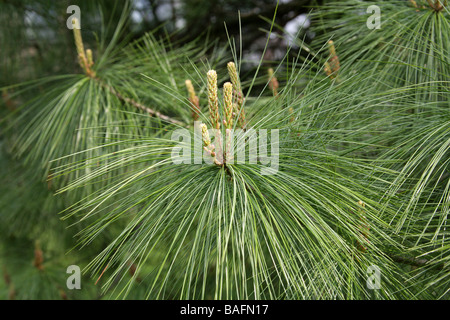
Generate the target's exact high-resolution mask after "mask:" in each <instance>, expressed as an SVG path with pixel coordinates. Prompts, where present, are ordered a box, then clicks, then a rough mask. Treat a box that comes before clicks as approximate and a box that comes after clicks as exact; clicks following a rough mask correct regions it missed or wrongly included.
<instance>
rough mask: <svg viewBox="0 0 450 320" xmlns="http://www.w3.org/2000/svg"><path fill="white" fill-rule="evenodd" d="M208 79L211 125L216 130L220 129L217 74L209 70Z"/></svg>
mask: <svg viewBox="0 0 450 320" xmlns="http://www.w3.org/2000/svg"><path fill="white" fill-rule="evenodd" d="M207 77H208V103H209V114H210V119H211V124H212V125H213V127H215V128H216V129H220V116H219V100H218V99H217V73H216V71H215V70H209V71H208V73H207Z"/></svg>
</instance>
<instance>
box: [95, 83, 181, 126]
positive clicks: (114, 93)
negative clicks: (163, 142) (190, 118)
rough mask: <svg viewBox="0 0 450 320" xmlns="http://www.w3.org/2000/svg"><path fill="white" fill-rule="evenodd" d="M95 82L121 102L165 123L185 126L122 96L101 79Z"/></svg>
mask: <svg viewBox="0 0 450 320" xmlns="http://www.w3.org/2000/svg"><path fill="white" fill-rule="evenodd" d="M95 80H97V81H98V82H99V83H100V84H101V85H102V86H103V87H104V88H106V89H108V90H109V92H111V93H112V94H113V95H115V96H116V97H117V98H119V100H122V101H123V102H125V103H128V104H131V105H132V106H134V107H136V108H138V109H140V110H142V111H144V112H146V113H148V114H149V115H151V116H154V117H157V118H160V119H162V120H164V121H167V122H170V123H173V124H176V125H179V126H184V123H183V122H181V121H178V120H176V119H173V118H171V117H169V116H166V115H165V114H162V113H161V112H158V111H156V110H153V109H151V108H149V107H147V106H145V105H143V104H142V103H139V102H137V101H135V100H133V99H130V98H127V97H124V96H122V95H121V94H120V93H119V92H117V91H116V90H115V89H114V88H113V87H111V86H110V85H108V84H106V83H104V82H103V81H101V79H99V78H95Z"/></svg>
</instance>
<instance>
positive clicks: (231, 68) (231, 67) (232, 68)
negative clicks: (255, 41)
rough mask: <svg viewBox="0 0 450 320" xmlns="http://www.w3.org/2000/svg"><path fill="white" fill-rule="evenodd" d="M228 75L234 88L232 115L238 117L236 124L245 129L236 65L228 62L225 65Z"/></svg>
mask: <svg viewBox="0 0 450 320" xmlns="http://www.w3.org/2000/svg"><path fill="white" fill-rule="evenodd" d="M227 69H228V74H229V76H230V79H231V83H232V84H233V87H234V93H235V101H236V103H235V105H234V108H233V109H234V113H235V114H236V116H237V117H238V122H239V125H240V126H241V128H243V129H245V126H246V123H245V110H244V108H243V107H242V106H243V104H244V96H243V94H242V89H241V82H240V80H239V75H238V73H237V69H236V65H235V64H234V62H228V64H227Z"/></svg>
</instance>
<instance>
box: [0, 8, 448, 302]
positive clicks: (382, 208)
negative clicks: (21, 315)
mask: <svg viewBox="0 0 450 320" xmlns="http://www.w3.org/2000/svg"><path fill="white" fill-rule="evenodd" d="M43 3H45V2H43ZM1 5H2V6H5V8H8V10H11V12H16V13H18V12H19V11H17V10H23V8H22V9H20V8H19V9H18V8H14V7H13V6H12V5H10V4H1ZM377 5H378V6H379V7H380V9H381V26H380V29H370V28H368V27H367V25H366V21H367V18H368V16H369V14H367V11H366V10H367V7H368V6H369V5H368V3H367V2H365V1H359V0H345V1H336V2H334V1H333V2H327V3H326V4H324V5H323V6H319V7H318V8H316V10H314V11H313V13H312V14H311V16H310V18H311V22H312V26H313V27H312V28H313V31H314V32H315V34H316V35H317V36H316V37H315V39H314V41H313V42H312V43H311V44H309V43H306V42H305V41H303V39H301V38H299V37H297V38H296V43H295V44H294V46H293V47H291V48H288V50H287V52H286V55H285V58H284V59H282V60H281V61H277V62H276V65H275V64H274V63H273V62H272V63H270V62H268V61H265V60H264V54H263V55H262V57H261V60H260V61H259V63H258V64H257V67H256V68H255V69H254V70H253V72H252V73H249V72H245V73H244V72H243V70H244V68H243V67H244V62H243V61H242V60H240V58H239V57H241V53H240V52H239V51H238V50H237V49H236V44H235V37H239V36H242V35H239V34H237V35H229V36H230V38H229V46H225V47H224V46H223V45H222V44H218V45H216V43H215V42H214V40H213V39H209V38H208V39H207V41H203V39H202V37H200V38H198V39H196V40H191V41H188V42H183V43H176V42H175V43H174V42H172V41H171V39H170V36H167V37H165V38H158V37H157V35H156V33H152V32H149V33H146V34H144V35H142V36H141V37H139V38H137V39H130V37H128V36H127V34H126V30H127V28H128V22H129V20H128V19H129V18H128V17H129V12H130V11H129V10H130V4H129V3H127V4H125V5H124V7H120V8H118V9H119V11H121V12H122V14H121V16H120V18H119V19H118V20H117V25H116V26H115V27H114V28H106V27H105V28H103V29H104V30H107V32H105V33H103V34H101V35H100V36H98V41H97V42H94V41H86V38H89V35H88V33H87V32H85V29H84V28H83V27H82V28H81V29H76V28H75V29H73V30H66V31H67V34H66V35H65V39H68V38H67V37H70V39H71V43H72V45H71V48H72V57H73V61H72V63H71V64H68V65H70V67H67V66H66V67H67V69H65V70H57V71H54V70H46V72H44V73H42V72H41V71H40V70H39V68H36V69H34V68H32V69H29V70H31V71H32V72H36V73H37V74H40V75H41V77H31V78H32V79H34V80H32V81H24V80H23V79H29V78H27V77H26V76H23V75H21V76H20V77H18V78H17V79H14V84H11V83H8V84H7V85H5V86H4V87H3V88H1V91H2V93H3V95H2V104H1V114H0V116H1V122H0V123H1V128H2V131H1V152H0V162H1V163H2V166H1V176H2V182H3V184H2V185H1V186H0V187H1V189H2V190H1V192H0V195H1V196H0V205H1V207H2V211H1V214H0V221H1V223H0V230H1V233H0V234H1V236H0V237H1V240H2V241H1V243H0V252H1V255H0V264H1V266H2V272H3V278H4V281H3V282H0V295H1V297H2V298H4V299H116V298H127V299H417V298H419V299H446V298H448V288H449V279H450V277H449V272H450V270H449V268H448V257H449V255H448V253H449V242H448V231H447V229H446V227H447V217H448V213H449V212H450V183H449V181H450V180H449V171H448V168H449V159H450V154H449V153H450V148H449V143H450V132H449V127H450V113H449V110H450V109H449V99H448V98H449V88H450V86H449V84H450V82H449V79H450V77H449V75H450V55H449V52H448V48H450V38H449V37H448V35H449V34H450V33H449V31H450V24H449V12H448V9H449V8H448V3H447V1H440V0H430V1H418V0H416V1H406V0H404V1H378V3H377ZM100 7H101V6H100ZM106 7H107V6H105V8H106ZM105 8H103V9H101V8H100V9H101V10H104V9H105ZM100 9H99V8H95V10H100ZM43 10H45V7H43ZM2 12H3V11H2ZM5 12H6V11H5ZM114 12H116V11H114ZM110 14H111V15H113V16H114V15H115V14H116V13H110ZM275 17H276V11H275V12H274V16H273V17H267V18H266V19H264V20H265V21H266V22H268V23H269V27H268V28H267V30H268V31H267V42H266V48H267V46H268V43H269V41H270V39H271V34H272V33H273V32H274V31H275V29H276V28H277V25H276V24H275V22H274V21H275V20H274V19H275ZM262 21H263V20H262ZM73 23H75V24H76V23H77V21H76V20H75V21H73ZM83 25H84V23H83ZM105 25H106V24H105ZM112 30H113V31H112ZM66 36H67V37H66ZM0 39H1V40H3V39H4V37H3V36H2V37H1V38H0ZM18 43H20V42H18ZM45 49H46V50H48V51H50V50H51V48H50V47H46V48H45ZM9 55H10V53H9V52H7V53H6V54H5V56H3V55H2V56H1V57H2V59H5V58H8V57H9ZM66 58H67V57H66ZM31 65H32V66H34V63H31ZM8 68H11V69H10V70H17V69H16V68H17V67H16V66H15V64H7V68H5V70H8ZM74 70H75V71H76V72H74ZM22 77H23V78H22ZM16 83H18V84H16ZM180 138H181V140H180ZM186 150H187V151H186ZM198 150H200V152H198ZM243 150H244V151H245V152H242V153H241V151H243ZM185 152H186V153H185ZM196 152H197V153H196ZM198 155H200V161H197V160H198V159H196V156H198ZM241 156H243V158H241ZM70 265H78V266H80V267H81V268H82V271H83V278H82V290H70V289H69V288H68V287H67V286H66V280H67V278H68V276H69V274H68V273H66V269H67V267H69V266H70ZM373 270H378V271H379V272H381V277H382V281H381V283H377V284H376V285H377V286H378V285H379V287H377V288H373V287H371V286H370V285H368V277H369V274H370V273H369V271H373Z"/></svg>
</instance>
